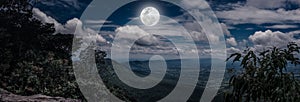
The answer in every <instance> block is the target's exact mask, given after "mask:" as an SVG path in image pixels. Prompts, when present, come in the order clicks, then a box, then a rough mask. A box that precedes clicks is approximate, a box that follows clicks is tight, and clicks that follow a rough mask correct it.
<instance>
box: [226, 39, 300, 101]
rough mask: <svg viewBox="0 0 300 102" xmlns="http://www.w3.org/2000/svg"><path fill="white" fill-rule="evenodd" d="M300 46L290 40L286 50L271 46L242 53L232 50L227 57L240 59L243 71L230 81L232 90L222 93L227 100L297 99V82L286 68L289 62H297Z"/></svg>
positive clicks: (298, 87)
mask: <svg viewBox="0 0 300 102" xmlns="http://www.w3.org/2000/svg"><path fill="white" fill-rule="evenodd" d="M299 50H300V47H299V46H298V45H297V44H296V43H289V44H288V45H287V48H286V49H281V48H277V47H273V48H272V49H269V50H265V51H263V52H261V53H256V52H254V51H252V50H250V49H248V50H246V51H245V52H246V53H245V54H244V55H243V54H241V53H235V54H232V55H231V56H230V57H229V58H228V59H227V61H228V60H229V59H230V58H233V63H234V62H240V63H241V68H242V72H241V73H240V74H237V75H233V76H232V77H231V79H230V80H229V85H230V86H231V90H230V91H229V92H228V93H225V99H226V101H247V102H248V101H271V102H296V101H300V82H299V80H298V79H296V78H295V76H294V72H289V71H287V66H288V65H289V63H290V64H292V65H295V66H297V65H298V64H300V62H299V58H297V57H296V54H299Z"/></svg>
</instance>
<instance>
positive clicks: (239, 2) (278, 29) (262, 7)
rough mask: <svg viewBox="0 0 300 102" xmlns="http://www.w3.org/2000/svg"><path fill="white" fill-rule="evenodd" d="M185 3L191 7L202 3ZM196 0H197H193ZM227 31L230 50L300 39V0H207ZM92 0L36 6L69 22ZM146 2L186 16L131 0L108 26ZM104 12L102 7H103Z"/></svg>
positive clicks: (119, 22) (131, 15) (66, 0)
mask: <svg viewBox="0 0 300 102" xmlns="http://www.w3.org/2000/svg"><path fill="white" fill-rule="evenodd" d="M188 1H189V0H183V2H184V3H185V4H187V5H189V6H196V7H200V6H201V5H200V4H197V3H189V2H188ZM191 1H193V0H191ZM207 1H208V3H209V5H210V6H211V8H212V10H213V11H214V13H215V14H216V16H217V17H218V19H219V22H220V23H221V25H222V28H223V29H224V32H226V29H227V30H228V32H227V34H225V35H226V36H225V37H226V38H225V39H226V44H227V47H228V50H229V52H231V51H241V50H242V49H244V48H245V46H248V45H250V46H253V48H255V49H259V48H257V46H283V45H285V44H286V43H288V42H297V43H300V41H299V32H300V30H299V29H300V23H299V22H300V13H299V12H300V9H299V7H300V1H299V0H207ZM90 2H91V0H74V1H70V0H52V1H51V0H50V1H41V2H40V3H37V4H36V5H35V7H37V8H39V9H40V10H41V11H43V12H44V13H46V14H47V15H49V16H51V17H52V18H54V19H55V20H57V21H58V22H60V23H62V24H65V23H66V22H67V21H68V20H70V19H72V18H80V15H81V14H82V12H83V11H84V10H85V8H86V7H87V6H88V5H89V4H90ZM143 4H148V5H151V6H154V7H156V8H159V9H158V10H159V11H160V12H161V13H162V14H163V15H165V16H167V17H170V18H173V17H177V16H180V15H182V13H183V12H182V10H180V8H178V7H176V6H174V5H172V4H169V3H167V2H162V1H157V0H155V1H154V0H140V1H136V2H133V3H129V4H127V5H125V6H123V7H121V8H119V9H118V10H117V11H116V12H114V13H113V14H112V15H111V17H110V18H108V20H107V21H111V22H109V23H107V24H108V25H118V26H112V27H107V28H104V29H103V30H109V31H114V30H115V29H116V28H117V27H120V26H124V24H126V23H127V22H128V21H130V20H131V19H132V18H134V17H138V15H139V14H140V10H141V9H140V8H142V6H143ZM99 12H101V10H99Z"/></svg>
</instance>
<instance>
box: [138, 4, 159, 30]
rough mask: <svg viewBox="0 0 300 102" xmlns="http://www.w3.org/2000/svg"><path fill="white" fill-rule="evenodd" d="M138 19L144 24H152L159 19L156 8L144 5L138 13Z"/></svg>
mask: <svg viewBox="0 0 300 102" xmlns="http://www.w3.org/2000/svg"><path fill="white" fill-rule="evenodd" d="M140 19H141V21H142V22H143V24H145V25H146V26H154V25H156V24H157V23H158V21H159V19H160V14H159V12H158V10H157V9H156V8H154V7H146V8H144V9H143V11H142V12H141V15H140Z"/></svg>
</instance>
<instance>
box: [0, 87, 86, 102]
mask: <svg viewBox="0 0 300 102" xmlns="http://www.w3.org/2000/svg"><path fill="white" fill-rule="evenodd" d="M0 101H1V102H28V101H30V102H81V101H80V100H76V99H69V98H63V97H50V96H46V95H41V94H38V95H32V96H21V95H15V94H13V93H10V92H8V91H6V90H3V89H0Z"/></svg>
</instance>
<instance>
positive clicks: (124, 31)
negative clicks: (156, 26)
mask: <svg viewBox="0 0 300 102" xmlns="http://www.w3.org/2000/svg"><path fill="white" fill-rule="evenodd" d="M115 32H116V33H117V34H120V35H124V36H120V37H121V38H122V39H126V40H136V42H135V43H136V44H139V45H146V46H150V45H154V44H156V43H157V42H158V40H157V38H156V37H154V36H153V35H152V34H149V33H147V32H145V31H144V30H142V29H141V28H140V27H138V26H129V25H127V26H123V27H119V28H117V29H116V31H115ZM136 37H137V38H140V39H135V38H136Z"/></svg>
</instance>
